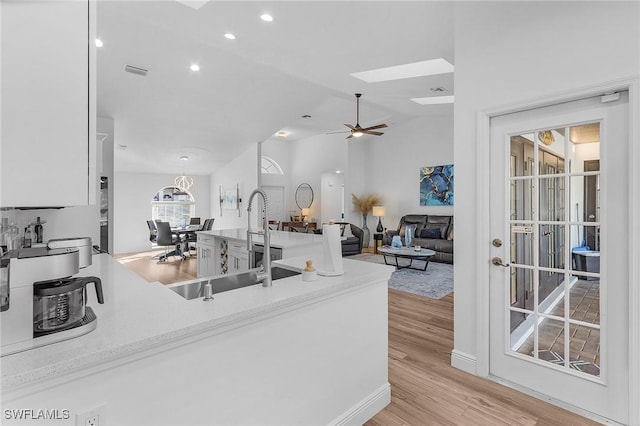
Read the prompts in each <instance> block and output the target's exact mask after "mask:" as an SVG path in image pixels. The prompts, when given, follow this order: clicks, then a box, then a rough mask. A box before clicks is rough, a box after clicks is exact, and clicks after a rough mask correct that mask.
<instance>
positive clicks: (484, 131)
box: [475, 76, 640, 424]
mask: <svg viewBox="0 0 640 426" xmlns="http://www.w3.org/2000/svg"><path fill="white" fill-rule="evenodd" d="M624 90H628V91H629V140H628V141H627V143H628V150H629V151H628V152H629V192H628V199H629V212H630V213H633V212H636V216H637V214H638V212H640V167H638V165H640V129H639V127H640V119H639V117H640V115H639V114H640V93H639V90H640V76H633V77H629V78H625V79H620V80H614V81H610V82H606V83H602V84H598V85H594V86H589V87H585V88H580V89H576V90H572V91H568V92H563V93H559V94H557V95H552V96H547V97H544V98H537V99H531V100H528V101H523V102H518V103H514V104H509V105H504V106H500V107H496V108H491V109H488V110H484V111H479V112H478V113H477V115H476V130H477V140H476V142H477V145H476V146H477V147H478V149H477V151H476V160H477V162H476V164H489V161H490V154H491V153H490V150H489V149H488V147H489V143H490V140H491V138H490V132H491V118H492V117H496V116H499V115H505V114H512V113H516V112H520V111H526V110H532V109H537V108H542V107H547V106H551V105H556V104H560V103H565V102H571V101H575V100H579V99H584V98H589V97H593V96H601V95H604V94H606V93H611V92H616V91H624ZM477 177H478V179H477V180H476V194H477V207H478V209H477V212H478V215H477V217H476V245H477V247H478V257H477V259H476V265H475V268H476V277H478V281H477V286H476V350H477V351H476V360H475V361H476V368H475V371H476V374H477V375H478V376H482V377H487V378H491V379H495V378H494V377H492V376H490V374H489V333H490V327H489V309H490V307H489V271H490V266H491V263H490V262H489V259H490V256H491V252H490V247H491V244H490V242H491V235H490V230H489V227H488V226H486V224H487V223H488V222H489V217H490V203H489V202H488V200H489V182H490V171H489V169H488V168H485V169H482V168H479V169H478V175H477ZM634 217H635V216H634V215H633V214H629V223H628V229H629V247H628V248H629V251H628V259H629V261H628V264H629V282H630V283H638V282H640V265H638V262H633V261H632V260H633V259H638V258H640V224H638V223H637V222H634V220H633V219H634ZM498 381H500V380H498ZM500 382H501V383H503V384H505V383H504V382H502V381H500ZM507 385H509V386H514V387H516V388H517V389H518V390H520V391H522V392H525V393H528V394H530V395H532V396H535V397H537V398H540V397H541V395H539V394H537V393H534V392H528V391H527V390H526V389H522V388H519V387H518V386H517V384H507ZM544 397H545V398H544V399H547V400H548V397H546V396H544ZM638 400H640V288H639V286H637V285H629V424H638V423H640V407H638V406H637V404H635V403H631V402H635V401H638ZM550 402H552V403H553V404H555V405H558V406H561V407H562V408H565V409H568V410H571V411H576V412H578V413H579V414H582V415H585V412H584V411H583V410H580V409H579V408H577V407H567V406H566V404H563V403H561V402H560V401H554V400H551V401H550Z"/></svg>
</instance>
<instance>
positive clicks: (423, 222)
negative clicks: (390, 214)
mask: <svg viewBox="0 0 640 426" xmlns="http://www.w3.org/2000/svg"><path fill="white" fill-rule="evenodd" d="M407 225H415V228H416V229H415V233H414V238H413V242H412V243H411V245H419V246H421V247H423V248H428V249H431V250H433V251H435V252H436V254H435V256H433V257H432V258H431V260H433V261H436V262H442V263H453V216H436V215H426V214H408V215H405V216H402V218H400V223H399V224H398V228H397V229H396V230H395V231H387V232H385V233H384V235H383V236H382V244H384V245H391V239H392V238H393V236H394V235H400V237H401V238H402V244H404V234H405V229H406V226H407Z"/></svg>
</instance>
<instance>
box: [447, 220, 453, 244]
mask: <svg viewBox="0 0 640 426" xmlns="http://www.w3.org/2000/svg"><path fill="white" fill-rule="evenodd" d="M447 240H453V223H452V224H451V225H449V230H448V231H447Z"/></svg>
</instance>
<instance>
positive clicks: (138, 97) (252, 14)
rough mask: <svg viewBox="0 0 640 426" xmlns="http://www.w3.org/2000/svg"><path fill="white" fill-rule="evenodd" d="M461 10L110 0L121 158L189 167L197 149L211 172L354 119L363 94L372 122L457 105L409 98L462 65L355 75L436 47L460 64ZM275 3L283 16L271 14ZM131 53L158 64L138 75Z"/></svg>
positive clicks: (172, 169)
mask: <svg viewBox="0 0 640 426" xmlns="http://www.w3.org/2000/svg"><path fill="white" fill-rule="evenodd" d="M452 8H453V5H452V2H430V1H425V2H418V1H408V2H400V1H389V2H380V1H372V2H365V1H350V2H334V1H322V2H308V1H300V2H293V1H284V2H244V1H237V2H231V1H226V2H225V1H210V2H207V3H205V4H204V5H202V7H200V8H199V9H196V8H193V7H188V6H186V5H184V4H182V3H179V2H177V1H136V2H134V1H103V2H98V37H99V38H100V39H101V40H102V41H103V43H104V45H103V46H102V47H100V48H99V49H98V96H97V101H98V115H99V116H104V117H111V118H113V119H114V120H115V136H116V139H115V143H116V157H115V158H116V160H115V161H116V169H117V170H128V171H138V172H156V173H158V172H159V173H177V172H180V171H182V167H183V164H181V162H180V160H179V158H180V156H181V155H188V156H189V158H190V160H189V162H188V166H187V167H188V172H189V173H192V174H209V173H211V172H212V171H214V170H215V169H216V168H217V167H219V166H221V165H223V164H225V163H227V162H228V161H230V160H231V159H233V158H235V157H237V156H238V155H240V154H241V153H242V152H243V151H245V150H246V149H247V148H248V147H249V146H250V145H251V144H255V143H257V142H259V141H264V140H267V139H269V138H271V137H272V136H273V135H274V134H275V133H276V132H278V131H280V130H285V131H287V133H288V136H287V140H292V141H295V140H297V139H300V138H304V137H308V136H313V135H317V134H322V133H326V132H333V131H340V130H346V128H345V127H344V123H351V124H355V98H354V93H356V92H358V93H362V94H363V97H362V99H361V105H360V124H361V125H363V126H365V125H370V124H377V123H379V122H386V123H387V124H389V125H390V126H393V125H394V123H395V124H398V123H401V122H402V121H404V120H407V119H410V118H412V117H416V116H422V115H439V114H443V112H447V111H449V112H450V111H451V110H452V105H451V104H446V105H418V104H417V103H415V102H412V101H411V100H410V98H416V97H425V96H433V95H435V93H433V92H432V91H431V90H430V89H431V88H435V87H443V88H445V90H446V92H444V93H440V94H447V95H452V94H453V74H452V73H449V74H440V75H435V76H428V77H415V78H408V79H403V80H396V81H388V82H379V83H365V82H363V81H361V80H359V79H356V78H354V77H352V76H351V75H350V74H351V73H355V72H360V71H366V70H370V69H375V68H381V67H389V66H394V65H399V64H406V63H412V62H418V61H424V60H429V59H435V58H444V59H446V60H447V61H449V62H451V63H453V17H452V15H453V13H452ZM263 13H269V14H270V15H272V16H273V22H264V21H262V20H261V19H260V15H262V14H263ZM227 32H229V33H233V34H234V35H235V36H236V39H235V40H229V39H227V38H225V37H224V34H225V33H227ZM126 64H129V65H134V66H137V67H141V68H145V69H148V70H149V72H148V74H147V76H146V77H142V76H139V75H134V74H129V73H126V72H124V66H125V65H126ZM192 64H198V65H199V66H200V70H199V71H197V72H194V71H191V70H190V65H192ZM303 115H310V116H311V117H310V118H301V117H302V116H303ZM343 136H346V135H336V137H343ZM369 137H371V136H369ZM382 137H383V138H384V136H382ZM123 146H126V148H125V149H123Z"/></svg>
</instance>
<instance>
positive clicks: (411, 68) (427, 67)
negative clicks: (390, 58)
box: [350, 58, 453, 83]
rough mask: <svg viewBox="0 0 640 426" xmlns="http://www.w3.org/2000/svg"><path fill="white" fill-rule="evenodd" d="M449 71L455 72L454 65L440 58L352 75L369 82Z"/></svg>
mask: <svg viewBox="0 0 640 426" xmlns="http://www.w3.org/2000/svg"><path fill="white" fill-rule="evenodd" d="M449 72H453V65H451V64H450V63H449V62H447V61H445V60H444V59H442V58H438V59H432V60H429V61H421V62H413V63H411V64H404V65H396V66H393V67H387V68H378V69H375V70H369V71H362V72H356V73H353V74H350V75H351V76H353V77H355V78H359V79H360V80H363V81H366V82H367V83H377V82H379V81H391V80H401V79H403V78H413V77H424V76H427V75H436V74H445V73H449Z"/></svg>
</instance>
